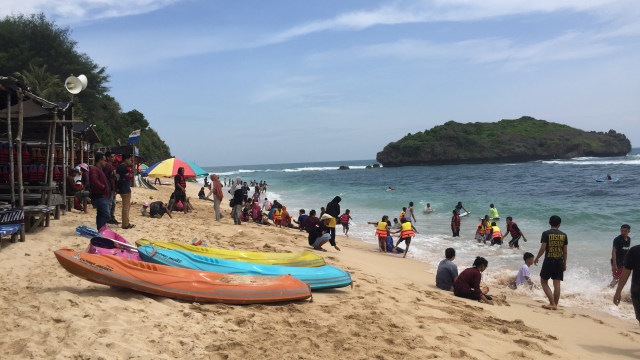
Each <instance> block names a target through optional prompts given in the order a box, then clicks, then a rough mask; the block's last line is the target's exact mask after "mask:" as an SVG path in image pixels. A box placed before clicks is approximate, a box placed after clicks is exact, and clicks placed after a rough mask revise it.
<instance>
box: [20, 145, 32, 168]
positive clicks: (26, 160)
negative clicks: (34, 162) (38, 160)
mask: <svg viewBox="0 0 640 360" xmlns="http://www.w3.org/2000/svg"><path fill="white" fill-rule="evenodd" d="M22 163H23V164H31V154H30V153H29V148H27V144H22Z"/></svg>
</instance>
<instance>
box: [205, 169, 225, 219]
mask: <svg viewBox="0 0 640 360" xmlns="http://www.w3.org/2000/svg"><path fill="white" fill-rule="evenodd" d="M205 179H206V178H205ZM211 185H212V186H211V191H209V195H207V199H208V198H209V196H211V195H213V210H214V211H215V212H216V221H220V219H221V218H222V212H221V211H220V202H221V201H222V198H223V197H224V196H223V195H222V184H221V183H220V179H219V178H218V176H217V175H216V174H211Z"/></svg>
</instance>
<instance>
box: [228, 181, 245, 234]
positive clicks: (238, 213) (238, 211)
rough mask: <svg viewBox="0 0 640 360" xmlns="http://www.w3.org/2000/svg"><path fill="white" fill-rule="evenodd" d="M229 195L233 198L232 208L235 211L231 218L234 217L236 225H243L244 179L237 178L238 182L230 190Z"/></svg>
mask: <svg viewBox="0 0 640 360" xmlns="http://www.w3.org/2000/svg"><path fill="white" fill-rule="evenodd" d="M229 193H230V194H231V196H233V200H232V202H231V203H232V204H233V205H232V206H233V210H231V216H232V217H233V223H234V224H235V225H242V220H241V219H242V200H243V196H242V179H241V178H240V177H237V178H236V181H235V182H234V183H233V184H232V185H231V189H229Z"/></svg>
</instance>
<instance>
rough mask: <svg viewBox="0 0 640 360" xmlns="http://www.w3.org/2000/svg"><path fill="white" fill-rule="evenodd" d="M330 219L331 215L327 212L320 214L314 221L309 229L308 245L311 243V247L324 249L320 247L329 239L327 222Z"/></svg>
mask: <svg viewBox="0 0 640 360" xmlns="http://www.w3.org/2000/svg"><path fill="white" fill-rule="evenodd" d="M331 219H332V216H331V215H329V214H324V215H322V217H321V218H320V221H319V222H318V223H316V224H315V225H314V226H313V227H312V228H311V230H310V231H309V238H308V240H309V245H311V247H313V248H314V249H315V250H322V251H326V250H325V249H323V248H322V245H324V244H326V243H327V242H328V241H331V233H330V231H329V222H330V221H331ZM334 246H335V245H334ZM336 249H337V246H336ZM338 250H340V249H338Z"/></svg>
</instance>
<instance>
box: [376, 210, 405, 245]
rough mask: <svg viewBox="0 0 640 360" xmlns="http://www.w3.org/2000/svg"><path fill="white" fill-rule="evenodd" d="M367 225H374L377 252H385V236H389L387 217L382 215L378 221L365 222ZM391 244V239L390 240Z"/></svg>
mask: <svg viewBox="0 0 640 360" xmlns="http://www.w3.org/2000/svg"><path fill="white" fill-rule="evenodd" d="M403 220H404V219H403ZM367 224H369V225H376V226H377V227H376V236H377V237H378V252H387V236H391V235H390V234H389V217H388V216H387V215H384V216H383V217H382V220H380V221H378V222H375V221H374V222H372V221H369V222H367ZM391 243H392V244H393V240H391Z"/></svg>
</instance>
